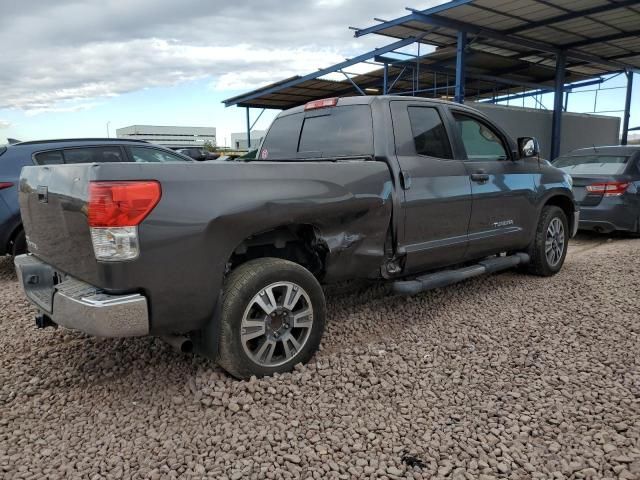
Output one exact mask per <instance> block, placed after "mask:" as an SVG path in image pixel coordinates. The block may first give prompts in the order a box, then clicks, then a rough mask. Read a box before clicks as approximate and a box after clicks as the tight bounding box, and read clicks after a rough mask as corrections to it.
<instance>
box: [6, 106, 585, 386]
mask: <svg viewBox="0 0 640 480" xmlns="http://www.w3.org/2000/svg"><path fill="white" fill-rule="evenodd" d="M20 207H21V212H22V218H23V220H24V227H25V231H26V235H27V244H28V247H29V250H30V251H31V253H30V254H28V255H23V256H19V257H16V260H15V264H16V267H17V271H18V274H19V278H20V281H21V282H22V285H23V287H24V290H25V293H26V295H27V297H28V298H29V299H30V301H31V302H32V303H33V304H35V305H36V307H37V308H38V310H39V311H40V315H38V316H37V317H36V320H37V324H38V325H39V326H41V327H44V326H49V325H62V326H65V327H68V328H73V329H78V330H81V331H84V332H87V333H89V334H92V335H98V336H109V337H124V336H138V335H158V336H162V337H164V338H166V339H168V340H169V341H170V342H171V343H173V344H175V345H177V346H180V347H181V348H183V349H185V350H186V349H188V348H190V346H193V347H194V348H195V349H197V351H198V352H201V353H202V354H204V355H207V356H208V357H210V358H212V359H214V360H216V361H217V362H218V363H219V364H220V365H221V366H222V367H223V368H225V369H226V370H227V371H228V372H229V373H231V374H232V375H234V376H236V377H240V378H247V377H249V376H251V375H257V376H263V375H269V374H272V373H274V372H284V371H288V370H291V369H292V368H293V366H294V365H295V364H297V363H299V362H306V361H308V360H309V359H310V358H311V357H312V355H313V353H314V352H315V350H316V349H317V348H318V345H319V343H320V339H321V336H322V333H323V329H324V324H325V298H324V295H323V290H322V288H321V286H320V285H321V283H331V282H336V281H342V280H347V279H386V280H388V281H389V284H390V286H391V288H392V290H393V291H395V292H396V293H399V294H412V293H417V292H421V291H423V290H427V289H430V288H438V287H442V286H445V285H448V284H451V283H454V282H457V281H460V280H463V279H466V278H469V277H473V276H476V275H481V274H485V273H491V272H495V271H498V270H504V269H506V268H512V267H520V268H522V269H523V270H527V271H529V272H530V273H533V274H537V275H553V274H555V273H556V272H558V271H559V270H560V268H561V267H562V264H563V262H564V258H565V255H566V251H567V242H568V240H569V238H570V237H571V236H572V235H573V234H575V231H576V227H577V225H578V219H579V218H578V217H579V214H578V209H577V207H576V204H575V202H574V199H573V196H572V193H571V178H570V177H569V176H568V175H567V174H566V173H564V172H562V171H561V170H558V169H556V168H554V167H552V166H550V165H549V164H548V162H546V161H541V160H540V159H539V155H538V146H537V142H536V141H535V139H533V138H529V137H526V138H521V139H519V140H518V142H514V141H512V140H511V139H510V138H509V137H508V136H507V135H506V134H505V133H504V132H503V131H502V130H501V129H500V127H498V126H497V125H495V124H493V123H492V122H491V121H490V120H489V119H487V118H486V117H485V116H483V115H482V114H481V113H479V112H477V111H475V110H473V109H472V108H469V107H465V106H463V105H458V104H453V103H449V102H443V101H436V100H426V99H420V98H407V97H394V96H379V97H353V98H341V99H325V100H322V101H314V102H310V103H308V104H306V105H304V106H300V107H297V108H293V109H291V110H288V111H285V112H282V113H281V114H280V115H278V117H277V118H276V119H275V120H274V122H273V124H272V126H271V128H270V129H269V131H268V133H267V135H266V137H265V139H264V141H263V143H262V145H261V146H260V148H259V150H258V155H257V158H255V159H253V160H250V161H239V162H221V163H215V162H208V163H193V164H152V163H149V164H139V163H138V164H135V163H118V164H88V165H87V164H85V165H55V166H39V167H35V166H34V167H31V166H30V167H25V168H24V169H23V171H22V176H21V179H20Z"/></svg>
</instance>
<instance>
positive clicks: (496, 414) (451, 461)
mask: <svg viewBox="0 0 640 480" xmlns="http://www.w3.org/2000/svg"><path fill="white" fill-rule="evenodd" d="M639 258H640V240H627V239H617V240H615V241H613V242H608V243H607V242H602V241H601V240H600V239H599V238H598V237H586V238H583V239H582V240H580V241H579V242H578V243H575V244H574V245H573V246H572V250H571V252H570V255H569V257H568V260H567V264H566V266H565V268H564V270H563V271H562V272H561V273H560V274H559V275H557V276H556V277H554V278H551V279H541V278H532V277H527V276H523V275H520V274H518V273H506V274H501V275H497V276H493V277H487V278H482V279H476V280H472V281H469V282H466V283H464V284H460V285H457V286H454V287H451V288H447V289H443V290H440V291H434V292H430V293H427V294H423V295H419V296H416V297H412V298H394V297H388V296H385V294H384V293H383V291H382V290H381V289H380V288H378V287H369V288H361V289H359V290H356V291H355V292H351V293H332V294H330V297H329V305H330V312H329V327H328V331H327V333H326V335H325V340H324V342H323V346H322V351H321V352H320V353H319V354H318V355H316V357H315V359H314V360H313V361H312V363H311V364H309V365H307V366H306V367H299V368H298V369H297V371H296V372H294V373H292V374H286V375H282V376H280V377H277V378H268V379H262V380H253V381H248V382H240V381H236V380H233V379H231V378H229V377H228V376H226V375H225V374H224V373H223V372H222V371H221V370H219V369H217V368H216V367H215V366H214V365H212V364H211V363H209V362H207V361H205V360H202V359H200V358H195V357H192V356H189V355H182V354H178V353H176V352H174V351H172V350H171V348H170V347H168V346H166V345H165V344H163V343H162V342H161V341H159V340H156V339H151V338H138V339H125V340H112V339H108V340H99V339H95V338H91V337H88V336H85V335H83V334H80V333H76V332H71V331H65V330H62V329H59V330H57V331H54V330H50V329H48V330H44V331H42V330H41V331H38V330H36V329H35V327H34V326H33V322H32V313H33V312H32V309H31V308H30V307H29V306H28V305H27V303H26V301H25V300H23V299H22V296H21V294H20V292H19V289H18V286H17V283H16V281H15V277H14V276H13V273H12V268H11V265H10V262H9V260H8V259H0V327H1V329H2V330H1V331H2V335H0V478H8V479H11V478H38V479H39V478H45V477H48V478H81V477H82V478H176V477H180V478H202V477H209V478H233V479H239V478H316V479H321V478H322V479H324V478H345V479H346V478H363V477H371V478H390V479H394V478H445V477H446V478H454V479H463V478H480V479H486V480H489V479H492V478H513V479H519V478H521V479H525V478H620V479H632V478H640V353H639V352H640V341H639V337H640V313H639V312H640V293H639V292H640V260H639Z"/></svg>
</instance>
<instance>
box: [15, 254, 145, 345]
mask: <svg viewBox="0 0 640 480" xmlns="http://www.w3.org/2000/svg"><path fill="white" fill-rule="evenodd" d="M14 262H15V265H16V270H17V272H18V277H19V279H20V283H21V284H22V288H23V290H24V293H25V295H26V297H27V299H28V300H29V301H30V302H31V303H32V304H34V305H35V306H36V307H37V308H38V309H39V310H43V308H42V302H41V301H40V302H39V301H38V296H37V295H36V290H37V288H36V287H37V286H38V285H42V284H43V283H45V284H46V282H48V281H49V279H48V278H46V277H47V276H48V275H49V274H52V272H53V268H52V267H51V266H49V265H48V264H46V263H44V262H42V261H40V260H39V259H37V258H36V257H35V256H33V255H20V256H18V257H16V258H15V261H14ZM26 266H30V267H31V272H30V273H31V275H38V273H33V272H34V271H36V269H38V267H39V270H40V272H42V273H41V275H42V276H43V278H41V279H37V280H38V281H37V282H36V283H34V284H31V283H29V282H28V281H26V282H25V281H24V280H23V278H24V275H23V269H24V268H25V267H26ZM40 288H41V289H42V287H40ZM51 288H52V289H53V305H52V308H51V309H50V310H46V309H45V313H46V314H47V315H48V316H49V317H50V318H51V320H53V321H54V322H55V323H56V324H58V325H62V326H63V327H67V328H71V329H74V330H80V331H82V332H85V333H88V334H89V335H95V336H97V337H136V336H143V335H148V334H149V309H148V306H147V299H146V298H145V297H144V296H143V295H140V294H139V293H133V294H123V295H111V294H108V293H106V292H104V291H102V290H101V289H99V288H97V287H94V286H93V285H90V284H88V283H85V282H82V281H80V280H78V279H75V278H73V277H69V276H67V277H66V278H65V279H64V280H63V281H62V282H60V283H58V284H57V285H55V286H52V287H51Z"/></svg>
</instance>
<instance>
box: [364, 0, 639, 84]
mask: <svg viewBox="0 0 640 480" xmlns="http://www.w3.org/2000/svg"><path fill="white" fill-rule="evenodd" d="M408 10H409V11H410V12H411V13H409V14H408V15H405V16H403V17H400V18H397V19H395V20H391V21H385V22H381V23H380V24H378V25H374V26H372V27H369V28H364V29H359V30H356V32H355V35H356V37H360V36H362V35H367V34H371V33H376V34H379V35H385V36H389V37H393V38H399V39H402V38H408V37H415V36H416V35H424V36H423V37H422V41H424V42H425V43H430V44H433V45H438V46H447V45H451V46H453V45H455V44H456V39H457V34H458V32H466V33H467V34H468V35H469V36H470V37H473V39H472V40H471V39H470V41H472V43H473V45H474V48H476V49H479V50H485V51H488V52H492V53H497V54H501V55H505V56H508V57H518V58H521V59H523V60H531V61H534V62H538V61H541V62H545V61H546V59H548V58H549V57H551V58H550V60H551V61H550V62H549V64H550V65H555V60H554V59H553V57H554V56H555V55H556V54H559V53H564V54H565V55H566V57H567V60H568V63H567V68H568V69H570V70H572V69H580V70H581V73H586V74H589V73H591V74H600V73H606V72H611V71H620V70H629V69H635V70H639V69H640V2H639V1H638V0H454V1H451V2H448V3H445V4H442V5H439V6H437V7H433V8H431V9H428V10H424V11H419V10H415V9H408ZM549 54H551V55H549Z"/></svg>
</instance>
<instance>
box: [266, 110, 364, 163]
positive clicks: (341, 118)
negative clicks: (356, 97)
mask: <svg viewBox="0 0 640 480" xmlns="http://www.w3.org/2000/svg"><path fill="white" fill-rule="evenodd" d="M372 154H373V122H372V120H371V108H370V107H369V105H348V106H343V107H333V108H326V109H323V110H318V111H314V112H307V113H306V114H305V113H296V114H293V115H287V116H285V117H280V118H277V119H276V120H275V121H274V122H273V125H272V126H271V128H270V129H269V132H268V133H267V137H266V138H265V140H264V143H263V145H262V148H261V150H260V155H259V156H258V158H259V159H260V160H286V159H292V158H296V157H299V158H323V157H325V158H326V157H343V156H358V155H372Z"/></svg>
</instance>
